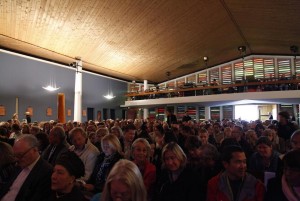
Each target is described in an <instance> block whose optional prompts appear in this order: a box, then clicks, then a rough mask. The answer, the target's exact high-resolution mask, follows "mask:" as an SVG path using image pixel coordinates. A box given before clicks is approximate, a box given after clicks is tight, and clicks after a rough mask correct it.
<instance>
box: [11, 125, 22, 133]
mask: <svg viewBox="0 0 300 201" xmlns="http://www.w3.org/2000/svg"><path fill="white" fill-rule="evenodd" d="M11 131H12V132H20V131H21V127H20V125H19V124H16V123H14V124H12V125H11Z"/></svg>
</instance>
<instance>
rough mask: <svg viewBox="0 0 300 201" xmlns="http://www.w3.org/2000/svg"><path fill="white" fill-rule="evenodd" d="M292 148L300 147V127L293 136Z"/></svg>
mask: <svg viewBox="0 0 300 201" xmlns="http://www.w3.org/2000/svg"><path fill="white" fill-rule="evenodd" d="M291 146H292V149H293V150H295V149H300V129H298V130H296V131H295V132H294V133H293V134H292V136H291Z"/></svg>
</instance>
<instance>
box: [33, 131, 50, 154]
mask: <svg viewBox="0 0 300 201" xmlns="http://www.w3.org/2000/svg"><path fill="white" fill-rule="evenodd" d="M35 137H36V139H37V140H38V141H39V153H40V154H42V153H43V151H45V149H46V148H47V147H48V145H49V137H48V135H47V134H46V133H44V132H40V133H38V134H36V136H35Z"/></svg>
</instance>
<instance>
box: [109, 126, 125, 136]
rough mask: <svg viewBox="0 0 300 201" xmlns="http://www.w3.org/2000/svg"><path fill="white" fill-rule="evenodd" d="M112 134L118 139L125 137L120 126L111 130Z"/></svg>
mask: <svg viewBox="0 0 300 201" xmlns="http://www.w3.org/2000/svg"><path fill="white" fill-rule="evenodd" d="M110 130H111V132H110V133H111V134H113V135H115V136H117V137H118V138H122V137H123V131H122V129H121V128H120V126H113V127H112V128H111V129H110Z"/></svg>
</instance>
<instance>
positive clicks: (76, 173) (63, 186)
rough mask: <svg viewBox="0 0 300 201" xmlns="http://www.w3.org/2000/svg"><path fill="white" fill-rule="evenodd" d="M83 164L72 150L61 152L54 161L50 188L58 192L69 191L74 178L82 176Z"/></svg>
mask: <svg viewBox="0 0 300 201" xmlns="http://www.w3.org/2000/svg"><path fill="white" fill-rule="evenodd" d="M84 171H85V170H84V164H83V162H82V161H81V159H80V158H79V157H78V156H77V155H76V154H75V153H74V152H66V153H63V154H62V155H61V156H60V157H59V158H58V159H57V160H56V162H55V166H54V169H53V173H52V176H51V189H52V190H53V191H56V192H60V193H69V192H71V190H72V188H73V186H74V184H75V180H76V179H78V178H80V177H83V176H84Z"/></svg>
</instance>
